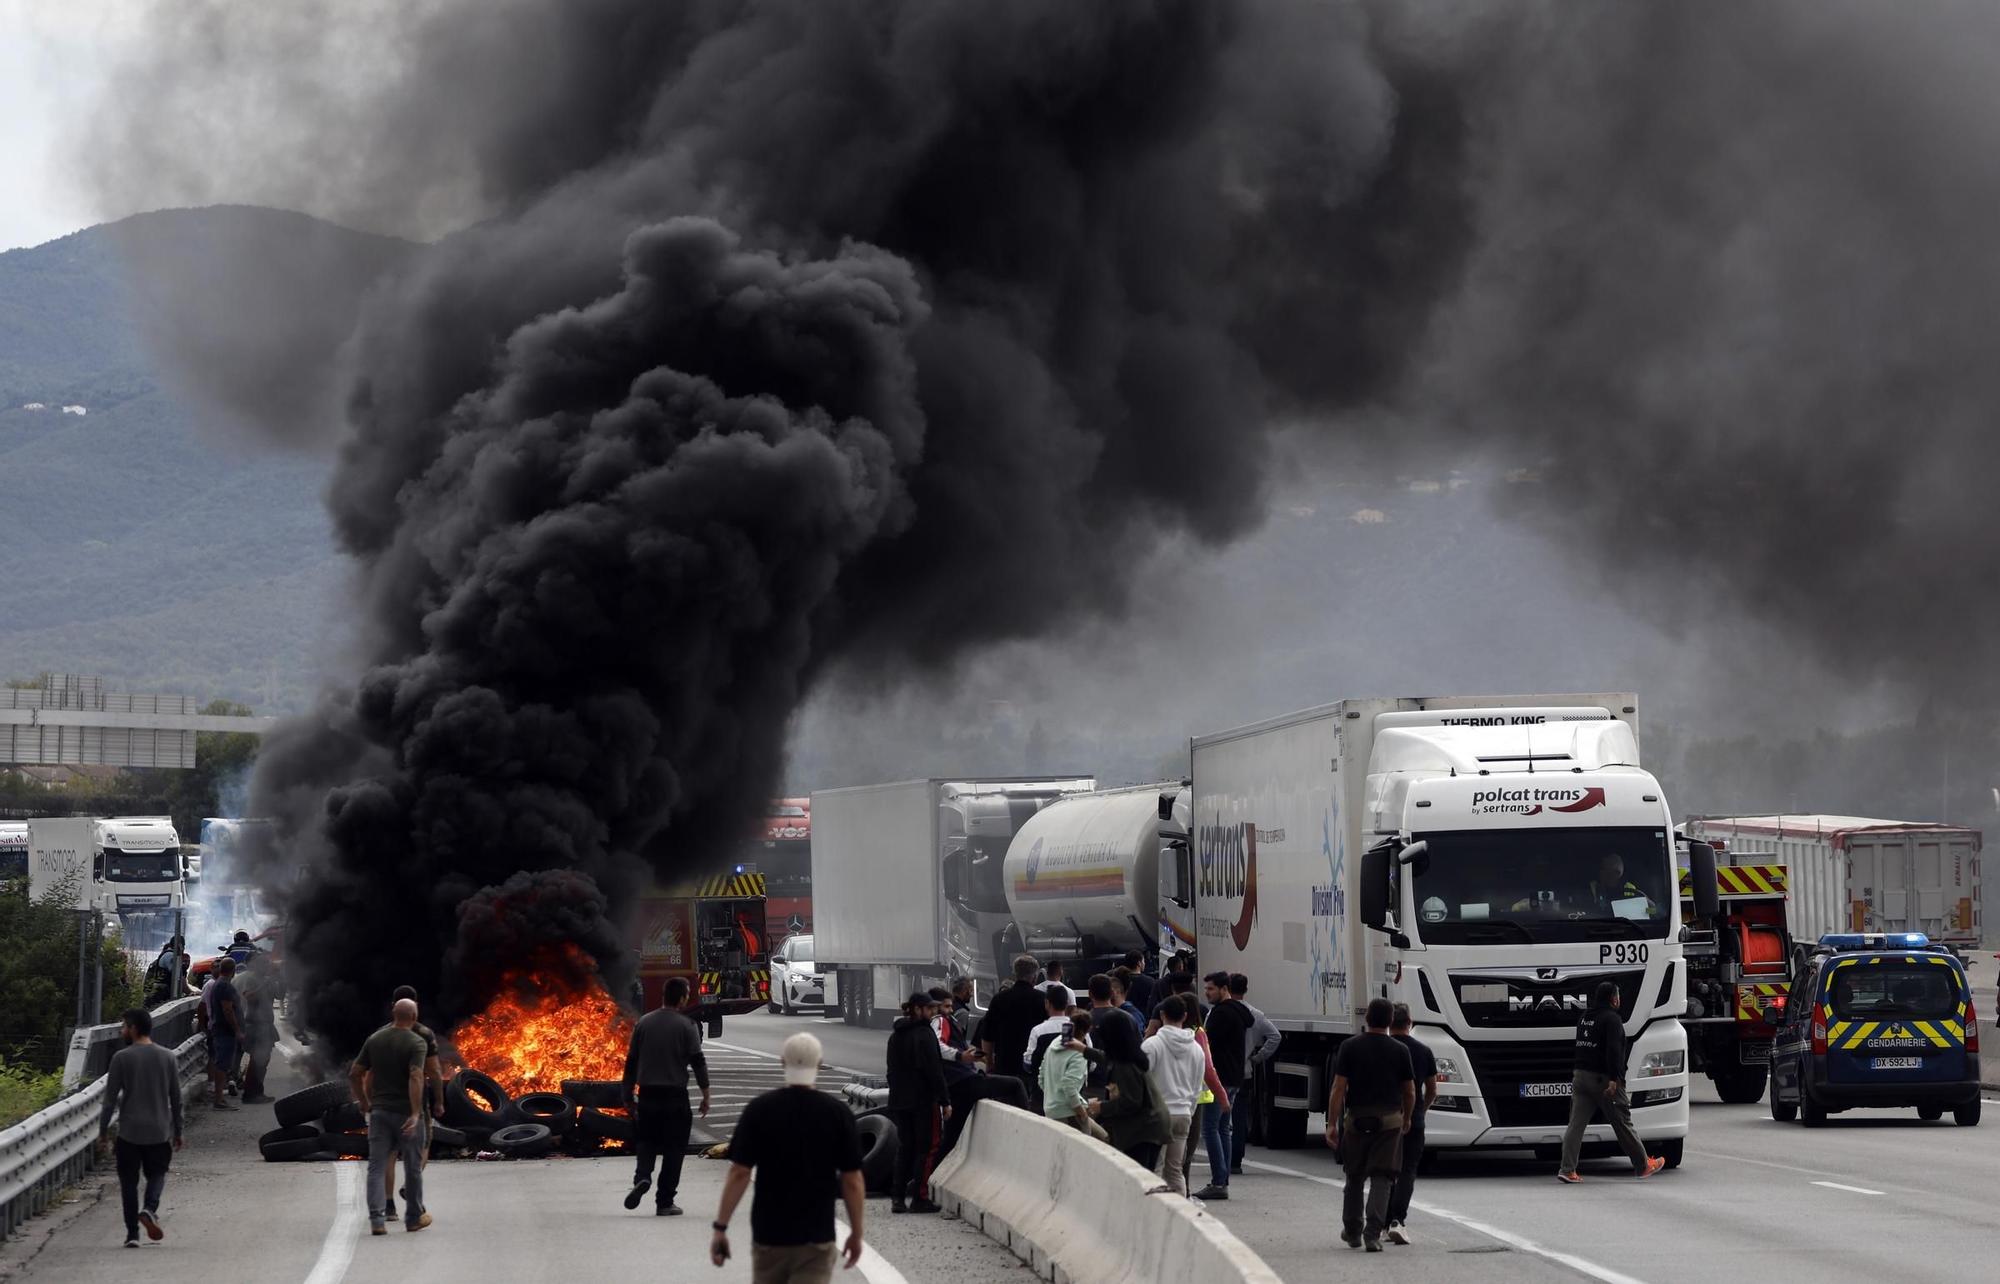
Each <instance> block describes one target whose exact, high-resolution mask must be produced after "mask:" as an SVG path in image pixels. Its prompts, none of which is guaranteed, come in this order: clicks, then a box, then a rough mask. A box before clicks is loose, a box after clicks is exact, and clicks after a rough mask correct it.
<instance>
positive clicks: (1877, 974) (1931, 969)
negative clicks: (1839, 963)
mask: <svg viewBox="0 0 2000 1284" xmlns="http://www.w3.org/2000/svg"><path fill="white" fill-rule="evenodd" d="M1829 998H1830V1000H1831V1002H1832V1003H1833V1014H1834V1015H1835V1016H1836V1017H1846V1018H1851V1019H1859V1020H1865V1021H1879V1020H1883V1019H1885V1018H1892V1017H1893V1018H1902V1017H1910V1018H1914V1019H1916V1020H1919V1021H1928V1020H1932V1019H1934V1018H1938V1017H1948V1016H1956V1015H1957V1014H1958V1001H1959V986H1958V973H1957V972H1956V971H1955V970H1954V969H1952V968H1948V967H1940V966H1939V965H1937V964H1935V963H1900V962H1898V963H1887V962H1884V963H1856V964H1851V965H1849V966H1847V967H1842V968H1836V969H1834V973H1833V984H1832V986H1831V987H1830V993H1829Z"/></svg>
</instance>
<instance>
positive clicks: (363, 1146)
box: [319, 1132, 368, 1159]
mask: <svg viewBox="0 0 2000 1284" xmlns="http://www.w3.org/2000/svg"><path fill="white" fill-rule="evenodd" d="M319 1148H320V1149H321V1150H331V1151H332V1152H333V1153H334V1154H336V1155H345V1156H347V1157H349V1158H351V1159H366V1158H367V1157H368V1134H366V1133H361V1132H330V1133H327V1134H326V1135H325V1136H323V1137H321V1138H320V1139H319Z"/></svg>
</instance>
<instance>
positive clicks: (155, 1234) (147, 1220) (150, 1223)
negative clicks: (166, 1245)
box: [139, 1208, 167, 1241]
mask: <svg viewBox="0 0 2000 1284" xmlns="http://www.w3.org/2000/svg"><path fill="white" fill-rule="evenodd" d="M139 1225H141V1226H143V1227H145V1228H146V1238H147V1239H150V1240H156V1241H157V1240H162V1239H165V1238H166V1237H167V1233H166V1232H165V1231H164V1230H161V1229H160V1219H159V1217H158V1216H156V1215H155V1214H154V1212H153V1210H152V1209H150V1208H142V1209H140V1210H139Z"/></svg>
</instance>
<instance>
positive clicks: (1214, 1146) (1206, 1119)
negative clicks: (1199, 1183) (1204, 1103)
mask: <svg viewBox="0 0 2000 1284" xmlns="http://www.w3.org/2000/svg"><path fill="white" fill-rule="evenodd" d="M1205 980H1206V982H1207V985H1206V997H1207V999H1208V1001H1209V1003H1210V1005H1211V1006H1210V1007H1209V1009H1208V1023H1207V1025H1206V1026H1205V1027H1204V1028H1205V1029H1206V1030H1207V1032H1208V1055H1209V1056H1210V1057H1211V1058H1212V1059H1213V1060H1214V1061H1215V1077H1216V1078H1217V1079H1219V1080H1220V1081H1221V1082H1222V1088H1223V1091H1224V1092H1226V1093H1228V1094H1229V1109H1227V1110H1204V1111H1202V1112H1201V1140H1202V1144H1203V1145H1204V1146H1205V1147H1207V1149H1208V1185H1206V1186H1204V1187H1202V1188H1201V1189H1200V1190H1199V1191H1196V1192H1195V1198H1196V1199H1202V1200H1209V1199H1228V1198H1229V1161H1230V1159H1231V1157H1232V1156H1233V1154H1234V1145H1233V1142H1234V1138H1233V1137H1232V1135H1231V1133H1232V1132H1233V1129H1232V1126H1231V1121H1232V1120H1233V1119H1234V1118H1235V1117H1236V1103H1237V1102H1238V1101H1239V1100H1240V1099H1241V1098H1242V1095H1243V1078H1244V1064H1245V1062H1246V1061H1248V1060H1249V1057H1248V1055H1247V1053H1248V1051H1249V1036H1250V1028H1251V1026H1252V1025H1253V1024H1254V1022H1253V1020H1252V1018H1251V1016H1250V1009H1249V1008H1247V1007H1245V1006H1244V1004H1243V1001H1242V1000H1241V999H1237V998H1233V997H1231V996H1230V993H1229V973H1227V972H1214V973H1210V974H1209V976H1208V977H1206V978H1205Z"/></svg>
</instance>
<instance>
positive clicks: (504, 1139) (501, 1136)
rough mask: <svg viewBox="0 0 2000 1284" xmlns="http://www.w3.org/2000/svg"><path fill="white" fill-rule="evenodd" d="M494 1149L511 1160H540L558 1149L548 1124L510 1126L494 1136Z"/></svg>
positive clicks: (554, 1136)
mask: <svg viewBox="0 0 2000 1284" xmlns="http://www.w3.org/2000/svg"><path fill="white" fill-rule="evenodd" d="M492 1145H493V1149H495V1150H497V1151H499V1152H500V1153H501V1154H503V1155H505V1156H506V1157H507V1158H509V1159H540V1158H541V1157H542V1156H543V1155H546V1154H548V1153H549V1152H550V1151H552V1150H554V1149H555V1148H556V1135H555V1134H554V1133H552V1132H550V1131H549V1129H548V1125H547V1124H509V1125H508V1126H507V1127H505V1128H502V1129H500V1130H499V1131H498V1132H496V1133H494V1134H493V1141H492Z"/></svg>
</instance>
